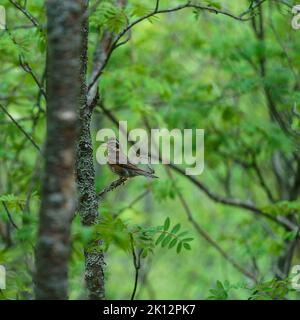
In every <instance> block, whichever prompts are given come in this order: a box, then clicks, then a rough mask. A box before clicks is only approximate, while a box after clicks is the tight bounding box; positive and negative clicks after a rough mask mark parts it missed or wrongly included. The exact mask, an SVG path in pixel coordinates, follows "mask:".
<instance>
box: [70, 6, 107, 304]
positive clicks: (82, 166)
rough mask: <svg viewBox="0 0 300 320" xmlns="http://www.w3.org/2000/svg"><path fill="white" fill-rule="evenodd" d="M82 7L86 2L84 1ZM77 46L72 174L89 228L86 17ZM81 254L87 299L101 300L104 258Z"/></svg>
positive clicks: (93, 214)
mask: <svg viewBox="0 0 300 320" xmlns="http://www.w3.org/2000/svg"><path fill="white" fill-rule="evenodd" d="M84 3H85V7H86V8H87V6H88V1H86V0H85V1H84ZM81 32H82V38H83V40H82V45H81V70H80V81H81V92H80V111H79V121H80V132H79V139H78V144H77V156H76V174H77V186H78V192H79V207H78V210H79V213H80V217H81V222H82V224H83V225H84V226H93V225H95V224H96V223H97V222H98V197H97V194H96V188H95V168H94V160H93V146H92V138H91V132H90V126H91V117H92V112H93V103H91V104H89V103H88V101H87V84H86V72H87V61H88V57H87V46H88V17H87V18H86V19H85V20H84V21H83V22H82V29H81ZM84 252H85V280H86V285H87V289H88V295H89V298H90V299H93V300H102V299H104V298H105V290H104V272H103V267H104V257H103V252H102V251H99V248H97V249H95V243H90V244H89V245H88V246H87V247H86V248H85V250H84Z"/></svg>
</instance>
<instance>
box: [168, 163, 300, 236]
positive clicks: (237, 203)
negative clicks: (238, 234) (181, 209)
mask: <svg viewBox="0 0 300 320" xmlns="http://www.w3.org/2000/svg"><path fill="white" fill-rule="evenodd" d="M169 166H170V167H171V168H172V169H173V170H174V171H176V172H177V173H179V174H181V175H182V176H184V177H186V178H187V179H189V180H190V182H192V183H193V184H194V185H196V186H197V187H198V188H199V189H200V190H202V191H203V192H204V193H205V194H206V195H207V196H208V197H209V198H210V199H212V200H213V201H215V202H217V203H221V204H224V205H229V206H232V207H237V208H242V209H245V210H248V211H251V212H252V213H254V214H256V215H258V216H262V217H264V218H267V219H269V220H271V221H273V222H276V223H277V224H279V225H281V226H283V227H285V228H286V229H287V230H295V229H296V228H297V226H296V225H295V224H294V223H293V222H291V221H289V220H288V219H286V218H285V217H281V216H277V217H276V216H273V215H271V214H269V213H266V212H264V211H262V210H260V209H259V208H257V207H256V206H254V205H253V204H252V203H250V202H244V201H242V200H239V199H228V198H225V197H222V196H219V195H217V194H215V193H213V192H212V191H211V190H209V189H208V188H207V187H206V186H205V185H204V184H203V183H202V182H200V181H199V180H198V179H196V178H195V177H194V176H188V175H186V174H185V171H184V169H182V168H180V167H178V166H176V165H174V164H172V163H171V164H169Z"/></svg>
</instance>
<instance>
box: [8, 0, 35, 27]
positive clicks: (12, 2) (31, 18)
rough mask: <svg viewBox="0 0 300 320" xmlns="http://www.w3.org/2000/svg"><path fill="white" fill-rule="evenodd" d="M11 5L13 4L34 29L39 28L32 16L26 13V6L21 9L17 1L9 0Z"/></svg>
mask: <svg viewBox="0 0 300 320" xmlns="http://www.w3.org/2000/svg"><path fill="white" fill-rule="evenodd" d="M9 2H10V3H11V4H13V5H14V6H15V7H16V8H17V9H18V10H20V11H21V12H22V13H23V14H24V15H25V16H26V17H27V18H28V19H29V20H30V21H31V23H32V24H33V25H34V26H35V27H37V28H38V27H39V23H38V21H37V20H36V19H35V18H34V16H33V15H32V14H31V13H30V12H28V10H27V8H26V5H25V6H24V7H22V6H21V5H20V4H19V3H18V2H17V1H14V0H9Z"/></svg>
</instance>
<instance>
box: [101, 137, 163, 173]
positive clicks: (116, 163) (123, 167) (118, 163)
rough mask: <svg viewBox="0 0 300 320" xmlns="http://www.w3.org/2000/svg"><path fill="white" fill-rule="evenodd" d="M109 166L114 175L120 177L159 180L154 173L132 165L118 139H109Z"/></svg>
mask: <svg viewBox="0 0 300 320" xmlns="http://www.w3.org/2000/svg"><path fill="white" fill-rule="evenodd" d="M107 153H108V157H107V164H108V166H109V168H110V170H111V171H112V172H113V173H116V174H117V175H119V176H120V177H124V178H131V177H136V176H144V177H149V178H158V177H157V176H155V175H154V174H153V173H152V172H148V171H145V170H143V169H140V168H138V167H137V166H136V165H134V164H132V163H130V161H129V159H128V158H127V157H126V156H125V154H124V153H123V152H122V149H121V148H120V145H119V141H118V140H117V139H116V138H109V139H108V142H107Z"/></svg>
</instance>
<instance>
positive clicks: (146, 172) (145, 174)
mask: <svg viewBox="0 0 300 320" xmlns="http://www.w3.org/2000/svg"><path fill="white" fill-rule="evenodd" d="M141 175H143V176H145V177H148V178H153V179H158V177H157V176H156V175H154V174H153V173H151V172H148V171H144V170H142V172H141Z"/></svg>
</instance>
